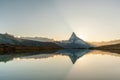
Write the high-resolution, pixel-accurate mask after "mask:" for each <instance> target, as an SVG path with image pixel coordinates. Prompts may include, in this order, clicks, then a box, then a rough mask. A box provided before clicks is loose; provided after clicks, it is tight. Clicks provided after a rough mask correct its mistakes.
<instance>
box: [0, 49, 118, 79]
mask: <svg viewBox="0 0 120 80" xmlns="http://www.w3.org/2000/svg"><path fill="white" fill-rule="evenodd" d="M0 73H1V74H0V80H120V54H118V53H111V52H104V51H98V50H78V49H74V50H69V49H68V50H58V51H44V52H33V53H29V52H28V53H19V54H17V53H11V54H6V55H0Z"/></svg>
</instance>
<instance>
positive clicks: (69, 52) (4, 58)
mask: <svg viewBox="0 0 120 80" xmlns="http://www.w3.org/2000/svg"><path fill="white" fill-rule="evenodd" d="M89 51H90V50H88V49H63V50H58V51H44V52H28V53H11V54H5V55H0V62H8V61H11V60H13V59H14V58H20V59H30V58H32V59H42V58H48V57H53V56H55V55H66V56H69V58H70V59H71V61H72V63H73V64H74V63H75V62H76V60H77V59H78V58H80V57H82V56H83V55H84V54H86V53H87V52H89Z"/></svg>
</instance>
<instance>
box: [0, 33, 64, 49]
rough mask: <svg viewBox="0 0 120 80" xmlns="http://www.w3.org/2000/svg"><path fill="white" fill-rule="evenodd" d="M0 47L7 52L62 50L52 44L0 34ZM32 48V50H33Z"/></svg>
mask: <svg viewBox="0 0 120 80" xmlns="http://www.w3.org/2000/svg"><path fill="white" fill-rule="evenodd" d="M0 47H1V48H6V49H7V50H8V49H9V50H14V49H16V48H19V49H29V50H30V49H37V50H38V49H59V48H62V47H60V46H58V45H57V44H56V43H53V42H40V41H33V40H27V39H21V38H16V37H14V36H13V35H10V34H0ZM33 47H34V48H33Z"/></svg>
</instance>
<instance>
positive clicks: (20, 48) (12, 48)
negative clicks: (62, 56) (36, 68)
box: [0, 44, 62, 53]
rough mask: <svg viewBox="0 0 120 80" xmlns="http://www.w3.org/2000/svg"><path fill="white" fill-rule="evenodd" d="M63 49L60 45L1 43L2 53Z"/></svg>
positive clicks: (0, 51) (0, 50)
mask: <svg viewBox="0 0 120 80" xmlns="http://www.w3.org/2000/svg"><path fill="white" fill-rule="evenodd" d="M56 49H62V47H59V46H51V45H48V46H25V45H10V44H0V53H9V52H32V51H43V50H56Z"/></svg>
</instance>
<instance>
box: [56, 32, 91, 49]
mask: <svg viewBox="0 0 120 80" xmlns="http://www.w3.org/2000/svg"><path fill="white" fill-rule="evenodd" d="M57 44H58V45H60V46H62V47H64V48H90V45H89V44H88V43H86V42H85V41H83V40H82V39H80V38H78V37H77V36H76V34H75V33H74V32H73V33H72V35H71V37H70V39H69V40H66V41H62V42H57Z"/></svg>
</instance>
